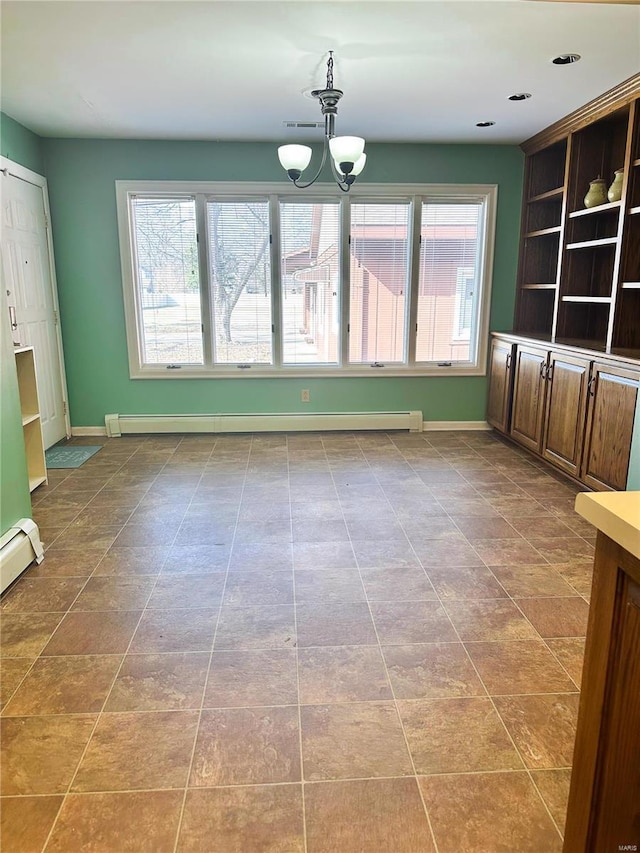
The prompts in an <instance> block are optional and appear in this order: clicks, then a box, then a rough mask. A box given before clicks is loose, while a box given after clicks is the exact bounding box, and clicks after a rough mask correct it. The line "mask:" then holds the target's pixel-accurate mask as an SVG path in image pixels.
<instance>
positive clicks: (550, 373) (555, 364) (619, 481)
mask: <svg viewBox="0 0 640 853" xmlns="http://www.w3.org/2000/svg"><path fill="white" fill-rule="evenodd" d="M639 387H640V364H637V365H636V363H635V362H634V361H633V360H631V359H629V360H627V361H623V360H621V359H613V358H611V359H607V358H606V357H605V356H601V357H600V358H594V357H592V356H590V354H589V352H588V351H585V350H576V349H574V348H571V347H567V346H561V345H555V346H553V347H551V346H549V347H547V348H544V347H542V346H535V345H533V342H531V341H530V340H529V339H528V338H521V337H519V336H516V335H508V334H501V333H494V335H493V340H492V345H491V361H490V370H489V394H488V407H487V420H488V422H489V423H490V424H491V425H492V426H494V427H495V428H496V429H498V430H500V432H503V433H505V435H509V436H510V437H511V438H512V439H514V441H517V442H518V443H519V444H521V445H522V446H523V447H526V448H527V449H528V450H531V451H533V452H534V453H537V454H539V455H541V456H542V457H543V458H544V459H546V460H547V461H548V462H550V463H552V464H553V465H555V466H556V467H557V468H559V469H561V470H562V471H564V472H565V473H567V474H569V475H571V476H572V477H575V478H576V479H579V480H581V481H582V482H583V483H585V484H586V485H587V486H589V487H590V488H592V489H595V490H597V491H607V490H609V491H611V490H613V491H623V490H624V489H625V488H626V485H627V476H628V472H629V457H630V454H631V442H632V438H633V426H634V419H635V414H636V401H637V398H638V393H639ZM510 389H512V390H510Z"/></svg>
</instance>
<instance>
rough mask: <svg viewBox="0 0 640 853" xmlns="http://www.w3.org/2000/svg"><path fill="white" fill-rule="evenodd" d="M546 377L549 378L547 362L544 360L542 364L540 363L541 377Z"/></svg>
mask: <svg viewBox="0 0 640 853" xmlns="http://www.w3.org/2000/svg"><path fill="white" fill-rule="evenodd" d="M546 378H547V362H546V361H543V362H542V364H541V365H540V379H546Z"/></svg>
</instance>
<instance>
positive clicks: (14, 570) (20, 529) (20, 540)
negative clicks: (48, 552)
mask: <svg viewBox="0 0 640 853" xmlns="http://www.w3.org/2000/svg"><path fill="white" fill-rule="evenodd" d="M34 560H37V561H38V562H40V561H41V560H42V543H41V542H40V534H39V531H38V526H37V524H36V523H35V522H34V521H33V520H32V519H30V518H22V519H20V521H19V522H17V523H16V525H15V526H14V527H11V528H10V529H9V530H7V532H6V533H5V534H4V535H3V536H2V537H0V592H4V590H5V589H6V588H7V587H8V586H9V584H11V583H13V581H14V580H15V579H16V578H17V577H18V575H20V574H22V572H23V571H24V570H25V569H26V568H27V566H30V565H31V563H32V562H33V561H34Z"/></svg>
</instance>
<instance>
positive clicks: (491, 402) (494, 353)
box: [487, 338, 514, 432]
mask: <svg viewBox="0 0 640 853" xmlns="http://www.w3.org/2000/svg"><path fill="white" fill-rule="evenodd" d="M513 347H514V345H513V344H511V343H506V342H505V341H502V340H500V339H499V338H493V340H492V341H491V354H490V356H489V397H488V400H487V421H488V422H489V423H490V424H491V426H494V427H495V428H496V429H499V430H500V431H501V432H507V430H508V429H509V414H510V406H509V404H510V402H511V376H512V373H511V363H512V361H513Z"/></svg>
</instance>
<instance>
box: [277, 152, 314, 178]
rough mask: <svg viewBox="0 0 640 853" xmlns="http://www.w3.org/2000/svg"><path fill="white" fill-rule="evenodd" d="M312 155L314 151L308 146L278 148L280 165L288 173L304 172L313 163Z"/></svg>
mask: <svg viewBox="0 0 640 853" xmlns="http://www.w3.org/2000/svg"><path fill="white" fill-rule="evenodd" d="M312 154H313V151H312V150H311V148H309V146H308V145H281V146H280V148H278V159H279V160H280V165H281V166H282V168H283V169H285V170H286V171H287V172H299V173H300V174H301V173H302V172H304V170H305V169H306V168H307V166H308V165H309V163H310V162H311V155H312ZM300 174H299V175H298V177H300Z"/></svg>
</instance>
